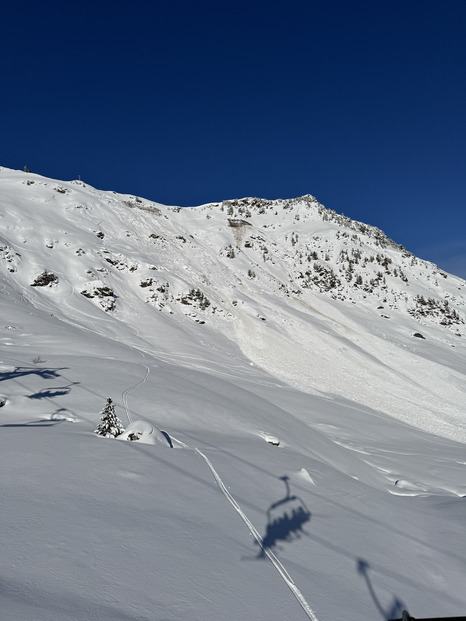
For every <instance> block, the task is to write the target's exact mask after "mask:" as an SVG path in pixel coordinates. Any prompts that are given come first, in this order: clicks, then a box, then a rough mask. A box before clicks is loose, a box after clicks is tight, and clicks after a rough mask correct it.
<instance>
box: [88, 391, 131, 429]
mask: <svg viewBox="0 0 466 621" xmlns="http://www.w3.org/2000/svg"><path fill="white" fill-rule="evenodd" d="M100 414H101V416H100V420H101V421H102V422H101V423H100V424H99V425H98V426H97V429H95V431H94V433H96V434H98V435H99V436H104V437H105V438H116V437H117V436H119V435H120V434H121V433H123V432H124V430H125V428H124V427H123V425H122V422H121V420H120V419H119V418H118V416H117V415H116V414H115V406H114V405H113V403H112V400H111V399H110V397H109V398H108V399H107V403H106V404H105V407H104V409H103V410H102V411H101V412H100Z"/></svg>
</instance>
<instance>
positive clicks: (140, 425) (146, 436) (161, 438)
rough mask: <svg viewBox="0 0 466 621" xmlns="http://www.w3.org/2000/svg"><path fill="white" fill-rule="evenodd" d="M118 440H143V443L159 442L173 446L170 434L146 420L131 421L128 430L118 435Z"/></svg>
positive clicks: (162, 444)
mask: <svg viewBox="0 0 466 621" xmlns="http://www.w3.org/2000/svg"><path fill="white" fill-rule="evenodd" d="M118 440H130V441H133V442H134V441H137V442H141V443H142V444H159V445H161V446H168V447H171V446H172V444H171V440H170V436H169V435H168V434H167V433H166V432H164V431H160V429H157V427H155V426H154V425H152V424H151V423H148V422H146V421H144V420H136V421H134V423H130V424H129V425H128V427H127V428H126V431H125V432H124V433H122V434H121V435H119V436H118Z"/></svg>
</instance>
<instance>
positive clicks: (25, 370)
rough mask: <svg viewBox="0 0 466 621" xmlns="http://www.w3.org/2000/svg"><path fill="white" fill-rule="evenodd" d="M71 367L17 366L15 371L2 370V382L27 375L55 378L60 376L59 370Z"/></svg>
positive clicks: (0, 377) (0, 376)
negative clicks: (42, 367)
mask: <svg viewBox="0 0 466 621" xmlns="http://www.w3.org/2000/svg"><path fill="white" fill-rule="evenodd" d="M68 368H69V367H61V368H57V369H41V368H40V367H15V369H14V370H13V371H2V372H0V382H4V381H6V380H12V379H18V378H19V377H24V376H26V375H38V376H39V377H41V378H42V379H45V380H47V379H55V378H57V377H60V373H58V371H65V370H66V369H68Z"/></svg>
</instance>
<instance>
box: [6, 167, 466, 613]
mask: <svg viewBox="0 0 466 621" xmlns="http://www.w3.org/2000/svg"><path fill="white" fill-rule="evenodd" d="M0 206H1V208H0V236H1V241H0V245H1V258H0V265H1V268H0V292H1V295H0V317H1V322H0V381H1V384H0V497H1V498H2V502H1V503H0V547H1V550H2V564H1V566H0V584H1V590H0V593H1V599H2V602H1V606H2V615H3V616H4V618H5V619H9V620H10V619H11V620H12V621H16V620H18V621H19V620H21V621H23V620H24V619H34V620H35V621H50V619H60V620H61V621H82V620H83V619H94V618H95V619H97V618H98V619H99V621H115V619H122V620H128V621H129V620H133V621H134V620H135V619H138V620H141V621H143V620H145V621H149V620H151V621H152V620H153V619H164V620H167V621H179V619H192V620H193V621H201V620H202V621H218V619H223V620H225V621H238V619H268V620H270V621H282V620H283V619H289V620H290V621H299V620H300V619H303V618H309V619H312V621H327V620H331V619H332V620H333V619H340V618H343V617H344V618H347V617H349V618H354V619H357V618H380V617H381V618H383V619H387V618H395V617H399V616H401V611H402V609H403V608H406V609H408V610H409V611H410V613H411V614H412V615H413V616H415V617H418V618H419V617H433V616H442V615H444V616H460V615H462V614H464V611H465V609H466V596H465V595H464V588H463V586H464V574H465V570H466V540H465V538H464V536H463V533H464V522H465V518H466V515H465V512H466V505H465V503H464V497H465V496H466V485H465V476H464V474H465V465H466V459H465V456H464V442H465V441H466V423H465V417H464V403H465V388H464V387H465V381H464V380H465V365H464V360H465V354H466V351H465V345H464V324H463V321H464V284H465V283H464V282H463V281H461V280H460V279H457V278H455V277H453V276H450V275H448V274H443V273H440V271H439V270H438V269H437V268H436V267H435V266H433V265H431V264H429V263H426V262H424V261H421V260H420V259H417V258H415V257H413V256H412V255H410V254H409V253H408V252H407V251H405V250H404V249H403V248H401V247H399V246H397V245H396V244H395V243H394V242H391V241H390V240H388V239H387V238H386V237H385V236H384V235H383V233H381V232H380V231H379V230H378V229H375V228H372V227H369V226H366V225H363V224H361V223H357V222H352V221H350V220H348V219H347V218H344V217H343V216H338V215H337V214H334V213H333V212H330V211H328V210H326V209H325V208H324V207H322V206H321V205H319V203H318V202H317V201H316V200H315V199H314V198H312V197H310V196H306V197H301V198H298V199H293V200H290V201H264V200H260V199H241V200H238V201H226V202H224V203H219V204H212V205H203V206H200V207H193V208H188V209H179V208H176V207H165V206H162V205H159V204H156V203H152V202H150V201H146V200H144V199H141V198H138V197H135V196H121V195H117V194H115V193H113V192H102V191H98V190H96V189H94V188H91V187H89V186H87V185H86V184H84V183H82V182H76V181H75V182H62V181H54V180H52V179H45V178H43V177H40V176H38V175H33V174H26V173H22V172H17V171H11V170H8V169H5V168H4V169H0ZM379 271H380V272H381V276H380V275H378V272H379ZM359 277H360V278H359ZM371 281H374V282H371ZM445 302H448V304H445ZM381 307H383V308H381ZM421 311H422V312H421ZM109 398H111V399H112V402H113V403H114V404H115V409H116V414H117V416H118V418H119V419H120V420H121V421H122V423H123V425H124V426H125V428H126V430H125V432H124V433H122V434H120V435H118V436H117V438H116V439H114V438H106V437H99V436H97V434H95V433H93V432H94V430H95V428H96V425H97V424H98V423H99V411H101V410H102V408H103V406H104V404H105V403H106V402H108V399H109Z"/></svg>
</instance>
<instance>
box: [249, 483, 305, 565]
mask: <svg viewBox="0 0 466 621" xmlns="http://www.w3.org/2000/svg"><path fill="white" fill-rule="evenodd" d="M280 478H281V480H282V481H283V482H284V484H285V487H286V495H285V497H284V498H282V499H281V500H278V501H277V502H274V503H273V504H272V505H270V507H269V508H268V509H267V526H266V529H265V535H264V536H263V537H262V547H261V551H260V552H259V554H258V556H257V558H264V557H265V550H264V549H265V548H269V549H272V548H274V547H276V546H277V543H278V542H279V541H293V540H294V539H299V538H300V537H301V534H303V533H304V531H303V525H304V524H305V523H306V522H309V521H310V519H311V512H310V511H309V509H308V508H307V507H306V505H305V504H304V502H303V500H302V499H301V498H299V496H295V495H293V496H292V495H291V494H290V486H289V483H288V480H289V477H287V476H283V477H280Z"/></svg>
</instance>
